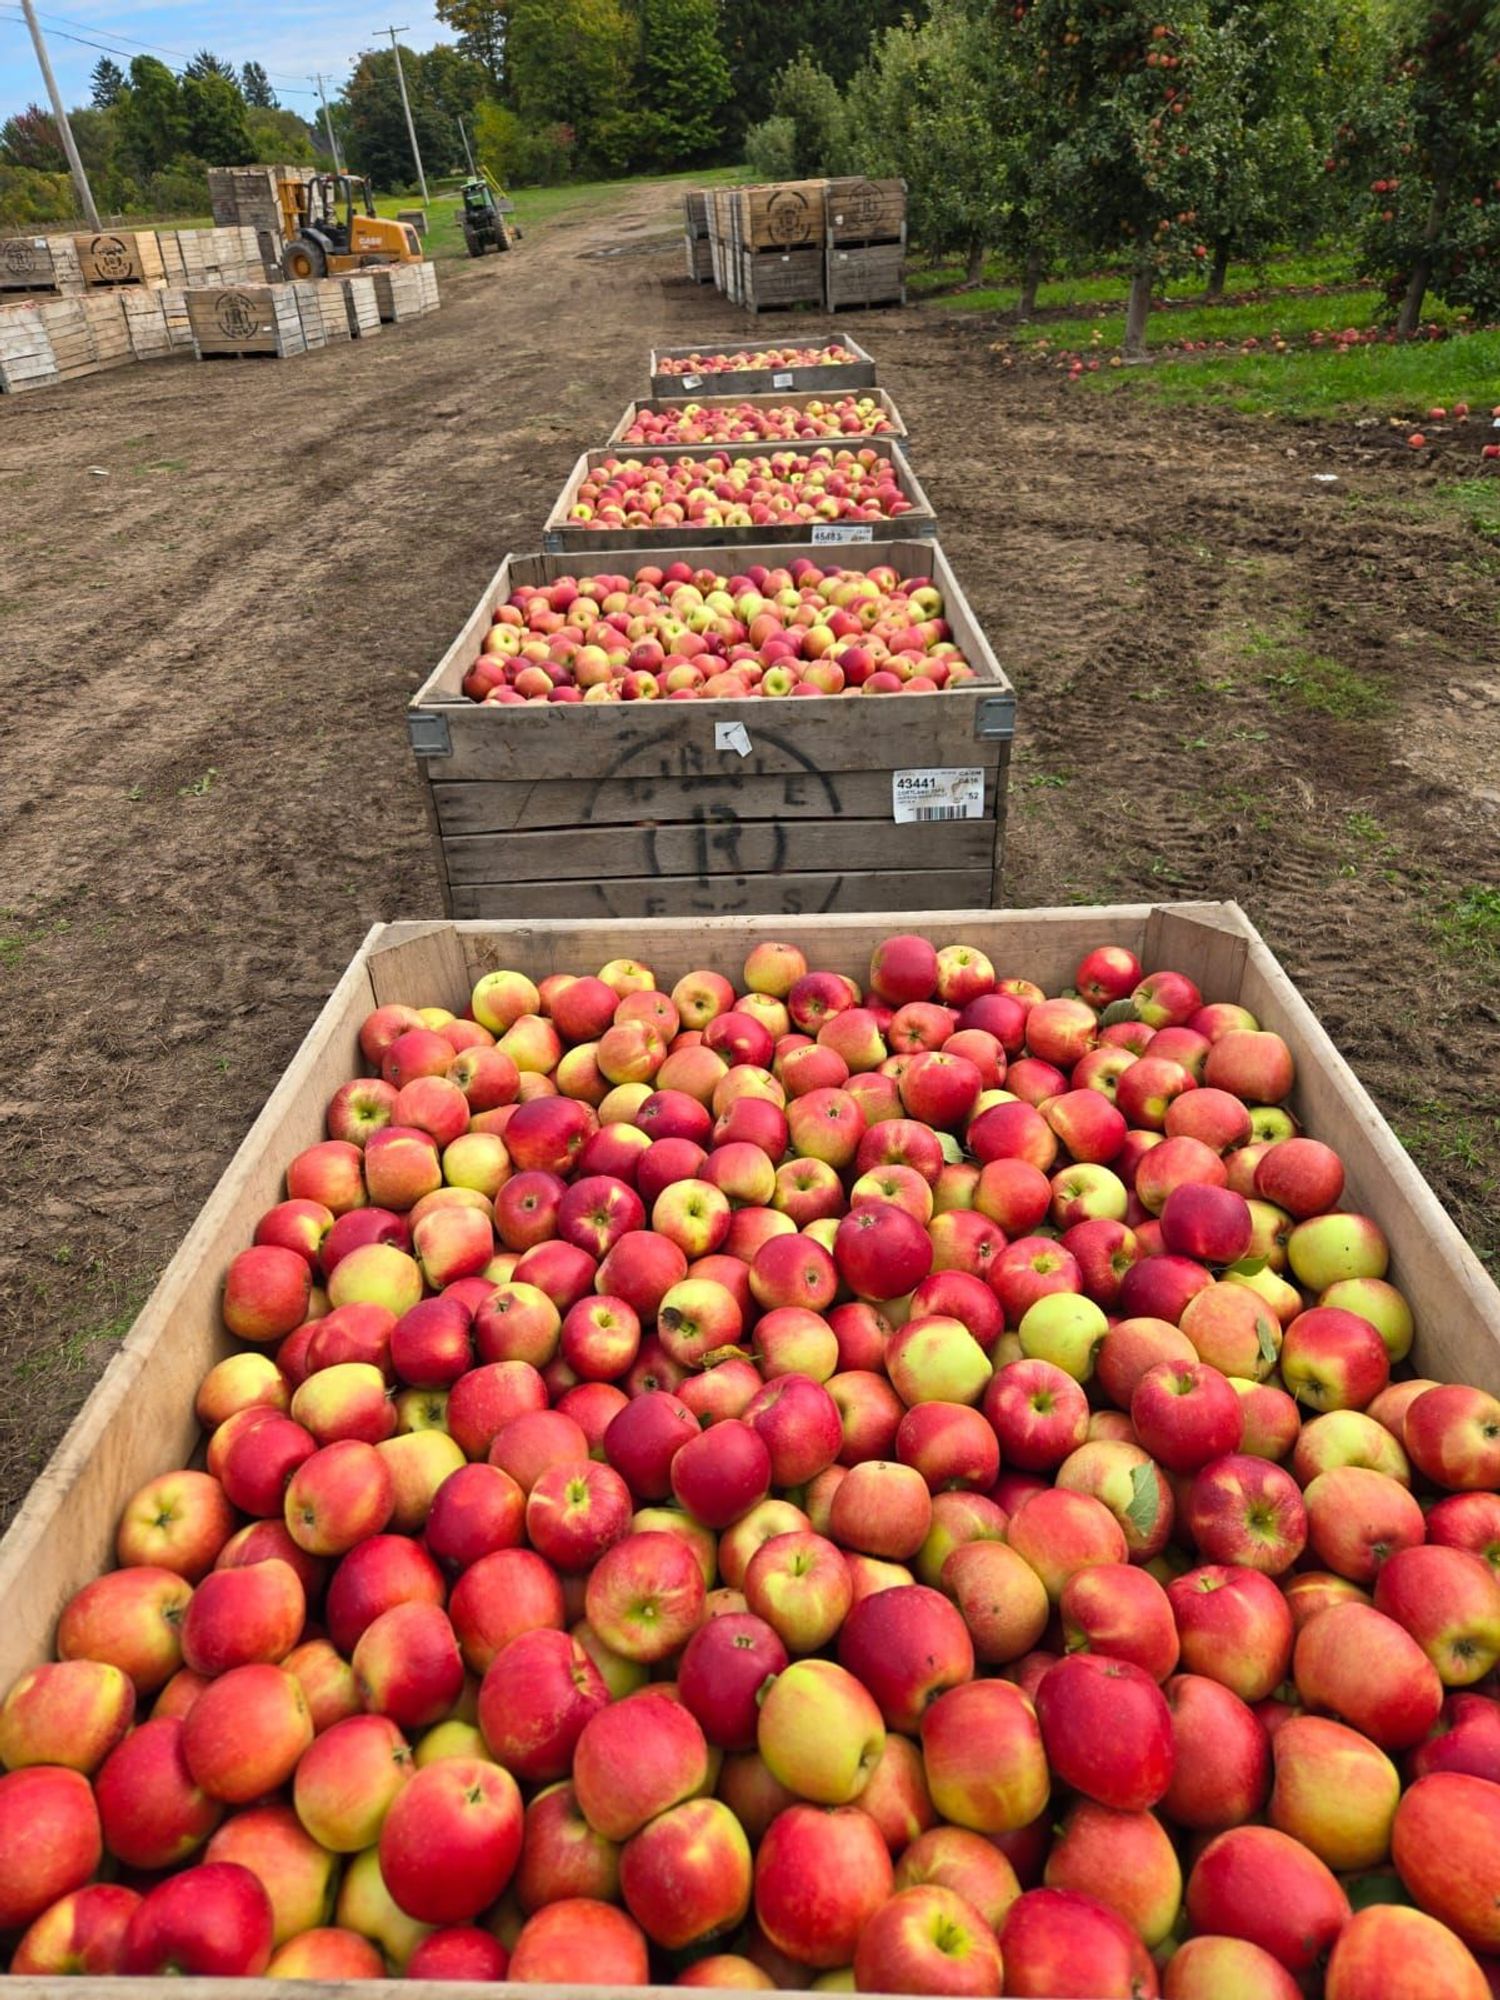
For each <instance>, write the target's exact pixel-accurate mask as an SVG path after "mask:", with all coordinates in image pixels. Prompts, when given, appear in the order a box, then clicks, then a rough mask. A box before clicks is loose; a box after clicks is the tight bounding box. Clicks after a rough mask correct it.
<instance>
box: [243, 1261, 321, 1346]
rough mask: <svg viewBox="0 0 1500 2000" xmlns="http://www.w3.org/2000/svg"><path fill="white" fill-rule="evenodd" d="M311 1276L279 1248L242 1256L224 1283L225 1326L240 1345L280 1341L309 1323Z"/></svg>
mask: <svg viewBox="0 0 1500 2000" xmlns="http://www.w3.org/2000/svg"><path fill="white" fill-rule="evenodd" d="M311 1292H312V1270H311V1268H310V1267H309V1265H308V1262H307V1259H306V1258H305V1257H304V1256H302V1255H301V1254H300V1252H298V1251H296V1250H287V1249H283V1248H282V1247H281V1246H280V1245H279V1244H276V1243H262V1244H258V1245H257V1246H256V1247H255V1248H254V1249H251V1250H241V1251H240V1253H239V1255H238V1256H237V1257H235V1258H234V1260H233V1261H232V1263H231V1264H230V1266H229V1270H228V1272H227V1274H226V1276H225V1279H224V1299H223V1312H224V1324H225V1326H227V1327H228V1329H229V1331H230V1332H231V1333H232V1334H233V1335H234V1336H235V1338H236V1339H237V1340H255V1341H272V1340H280V1339H281V1338H282V1337H283V1335H285V1334H288V1333H290V1332H291V1331H292V1330H293V1328H294V1327H298V1326H300V1325H301V1324H302V1322H303V1320H304V1319H306V1317H307V1305H308V1299H309V1297H310V1295H311Z"/></svg>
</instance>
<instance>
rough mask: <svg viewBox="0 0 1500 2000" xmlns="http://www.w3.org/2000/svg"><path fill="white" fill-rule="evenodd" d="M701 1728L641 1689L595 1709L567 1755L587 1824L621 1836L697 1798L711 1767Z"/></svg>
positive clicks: (665, 1699)
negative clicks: (572, 1754)
mask: <svg viewBox="0 0 1500 2000" xmlns="http://www.w3.org/2000/svg"><path fill="white" fill-rule="evenodd" d="M711 1768H712V1766H711V1761H710V1756H709V1749H708V1744H707V1741H706V1739H705V1738H704V1734H703V1731H702V1730H701V1729H700V1728H699V1726H698V1724H697V1722H696V1721H695V1720H694V1718H693V1716H692V1714H691V1713H690V1712H689V1710H688V1709H687V1708H686V1707H685V1706H684V1705H683V1703H682V1702H680V1701H678V1700H677V1699H676V1698H675V1697H673V1696H670V1695H668V1694H665V1693H659V1692H657V1691H655V1690H652V1689H646V1690H644V1691H643V1692H641V1693H640V1694H633V1695H629V1696H627V1697H626V1699H625V1700H624V1701H618V1702H611V1703H610V1704H609V1705H608V1706H607V1707H604V1708H601V1709H599V1710H598V1711H597V1712H596V1713H595V1714H594V1715H592V1716H591V1717H590V1718H589V1720H588V1722H587V1723H586V1724H585V1725H584V1729H583V1732H582V1734H581V1735H580V1736H579V1739H578V1745H577V1748H576V1750H575V1752H574V1756H573V1788H574V1791H575V1793H576V1795H577V1799H578V1804H579V1807H580V1809H581V1810H582V1812H583V1815H584V1817H585V1819H586V1820H587V1821H588V1823H589V1825H590V1826H591V1827H593V1828H594V1830H595V1832H596V1833H600V1834H602V1835H603V1836H604V1837H605V1839H607V1840H613V1841H621V1840H628V1839H629V1838H630V1836H631V1835H632V1834H633V1833H637V1832H639V1831H640V1829H641V1828H642V1827H643V1826H645V1825H646V1824H647V1822H648V1821H650V1820H653V1819H655V1817H656V1815H657V1814H658V1813H661V1812H666V1811H667V1810H668V1809H669V1808H670V1807H672V1806H674V1805H678V1804H680V1803H681V1802H682V1801H683V1800H684V1799H689V1798H695V1797H697V1796H698V1795H699V1794H700V1793H701V1792H702V1791H703V1790H704V1789H705V1787H706V1785H707V1783H708V1779H709V1775H710V1771H711Z"/></svg>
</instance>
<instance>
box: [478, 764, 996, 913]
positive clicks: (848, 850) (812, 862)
mask: <svg viewBox="0 0 1500 2000" xmlns="http://www.w3.org/2000/svg"><path fill="white" fill-rule="evenodd" d="M993 842H994V829H993V828H992V827H991V826H990V825H988V823H987V822H986V821H984V820H982V819H968V820H945V821H939V822H937V823H935V824H922V825H898V824H897V823H896V822H895V821H894V820H893V819H892V818H891V816H890V796H889V789H888V790H887V796H886V812H885V817H884V818H883V819H850V818H839V819H829V818H821V819H812V820H808V821H806V822H805V823H803V824H802V825H800V826H795V827H787V826H784V825H783V824H782V823H781V822H780V821H779V820H758V819H748V818H746V817H745V816H744V815H743V813H741V812H738V811H731V810H729V809H727V808H726V809H725V811H724V814H723V816H722V817H716V816H715V815H713V814H712V813H709V812H707V811H705V812H704V814H703V816H702V818H701V819H700V820H699V821H698V823H697V824H696V825H689V826H683V825H669V826H651V827H639V826H600V827H586V826H579V827H573V828H571V829H569V831H568V834H567V837H566V838H565V839H559V837H558V835H557V834H556V833H555V832H550V831H544V832H540V833H479V834H468V835H464V836H462V837H460V838H457V839H452V838H450V839H448V840H445V842H444V851H445V853H446V856H447V862H448V879H449V881H450V882H451V883H452V884H453V887H454V888H455V889H457V888H458V887H459V885H460V884H461V883H470V882H510V881H515V882H577V881H585V882H586V881H589V880H591V879H594V878H596V877H602V876H615V875H668V876H675V875H686V876H692V877H694V878H695V879H699V880H702V881H704V882H706V881H707V879H708V877H709V876H710V875H720V874H722V875H766V874H772V875H774V874H780V873H781V872H782V871H783V870H785V869H792V868H795V869H798V870H799V871H800V870H812V871H814V872H817V871H835V872H836V871H839V870H843V869H906V870H910V869H917V868H986V869H987V868H988V867H989V866H990V854H991V849H992V846H993Z"/></svg>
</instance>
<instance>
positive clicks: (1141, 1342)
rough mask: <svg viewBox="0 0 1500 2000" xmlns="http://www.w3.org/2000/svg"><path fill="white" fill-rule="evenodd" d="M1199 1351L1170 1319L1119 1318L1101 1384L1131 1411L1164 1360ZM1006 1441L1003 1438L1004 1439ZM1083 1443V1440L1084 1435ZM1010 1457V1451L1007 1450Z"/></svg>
mask: <svg viewBox="0 0 1500 2000" xmlns="http://www.w3.org/2000/svg"><path fill="white" fill-rule="evenodd" d="M1197 1356H1198V1351H1197V1349H1196V1348H1195V1347H1194V1346H1193V1343H1192V1342H1191V1341H1190V1340H1189V1339H1188V1337H1187V1335H1186V1334H1185V1333H1182V1332H1180V1331H1179V1329H1178V1328H1177V1327H1176V1326H1175V1325H1174V1324H1173V1323H1172V1322H1171V1321H1169V1320H1164V1319H1155V1318H1151V1317H1145V1318H1136V1319H1121V1320H1116V1322H1115V1323H1114V1325H1113V1326H1111V1328H1110V1329H1109V1331H1108V1333H1107V1334H1106V1335H1105V1336H1104V1339H1103V1341H1102V1342H1101V1343H1100V1347H1099V1353H1098V1355H1097V1357H1096V1359H1095V1363H1094V1371H1095V1377H1096V1379H1097V1381H1098V1383H1099V1387H1100V1388H1101V1389H1102V1390H1103V1391H1104V1393H1105V1395H1106V1396H1108V1398H1109V1400H1110V1401H1111V1402H1112V1403H1113V1404H1114V1405H1115V1406H1116V1408H1117V1409H1121V1410H1128V1409H1129V1408H1130V1403H1131V1398H1132V1397H1133V1396H1134V1394H1135V1391H1136V1385H1137V1384H1138V1383H1139V1382H1140V1380H1141V1378H1142V1376H1144V1375H1145V1373H1146V1372H1147V1370H1148V1369H1150V1368H1154V1367H1156V1366H1157V1364H1158V1363H1160V1362H1167V1361H1170V1362H1187V1363H1191V1362H1193V1361H1195V1360H1196V1359H1197ZM1002 1442H1003V1440H1002ZM1078 1442H1079V1443H1080V1444H1081V1443H1082V1442H1083V1440H1082V1439H1081V1438H1080V1439H1079V1440H1078ZM1006 1456H1007V1459H1009V1456H1010V1454H1009V1453H1008V1452H1007V1454H1006Z"/></svg>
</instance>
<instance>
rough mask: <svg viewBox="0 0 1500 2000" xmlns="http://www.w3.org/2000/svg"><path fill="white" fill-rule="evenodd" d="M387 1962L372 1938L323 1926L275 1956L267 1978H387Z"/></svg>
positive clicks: (269, 1966)
mask: <svg viewBox="0 0 1500 2000" xmlns="http://www.w3.org/2000/svg"><path fill="white" fill-rule="evenodd" d="M385 1969H386V1967H385V1959H384V1958H383V1956H382V1955H381V1953H380V1952H379V1951H378V1950H377V1949H376V1947H375V1946H374V1945H373V1944H371V1942H370V1941H369V1939H368V1938H362V1937H360V1936H359V1934H358V1933H357V1932H356V1931H348V1930H341V1929H340V1928H339V1927H338V1925H336V1924H331V1925H320V1926H319V1927H318V1928H316V1929H314V1930H310V1931H303V1932H301V1934H300V1935H299V1936H297V1937H294V1938H291V1939H289V1940H288V1941H287V1943H286V1944H284V1945H282V1946H281V1947H280V1948H279V1950H277V1951H275V1952H273V1953H272V1956H271V1963H270V1964H269V1965H268V1966H267V1967H266V1977H267V1979H324V1980H337V1979H383V1978H384V1977H385Z"/></svg>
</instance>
